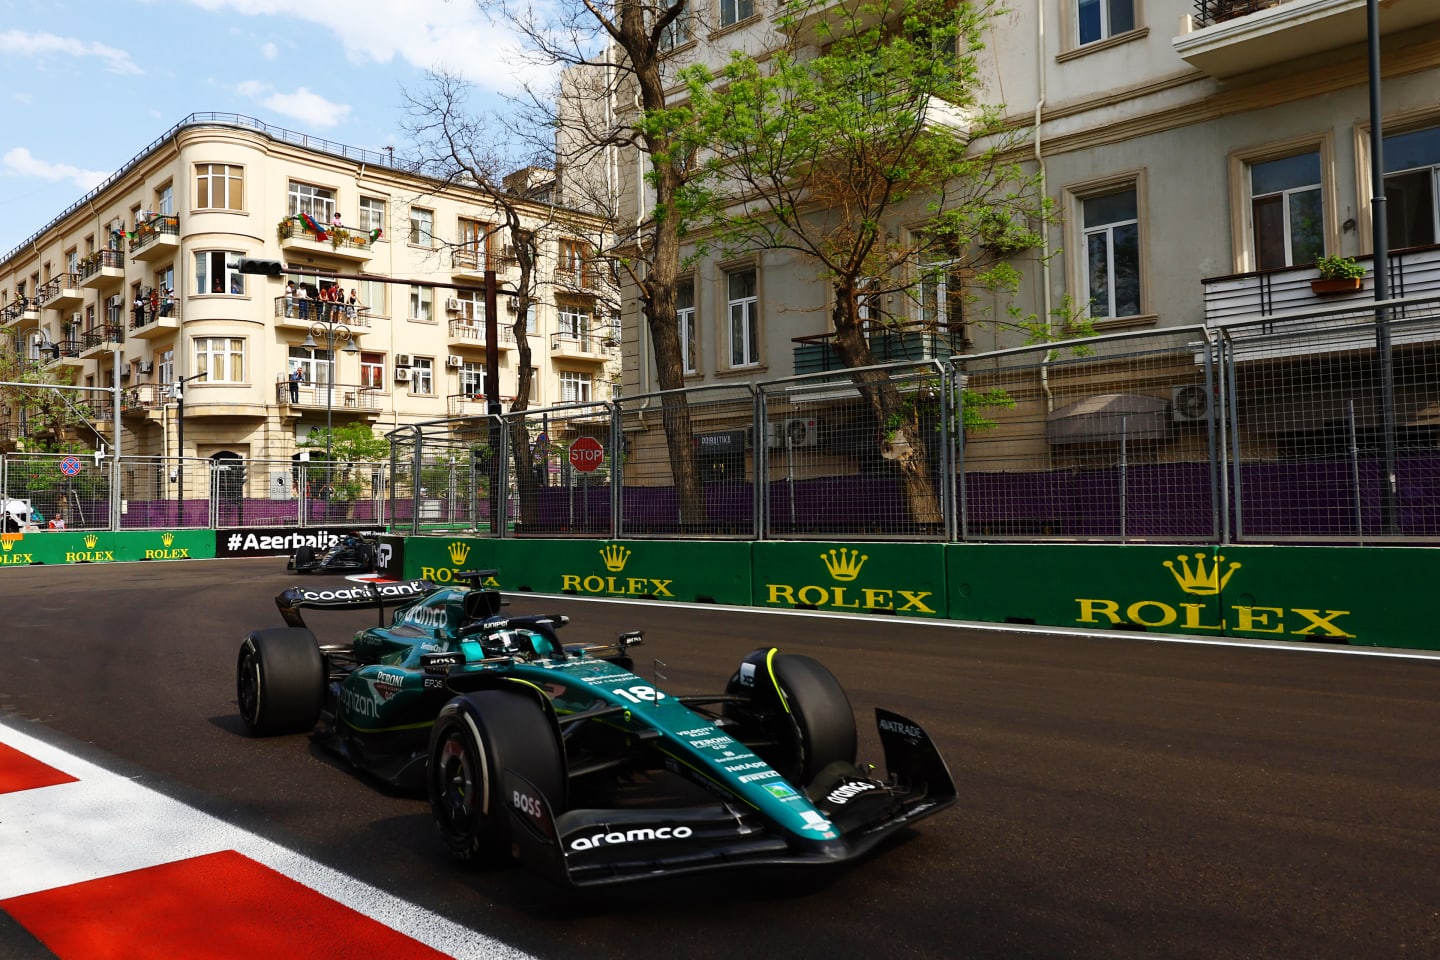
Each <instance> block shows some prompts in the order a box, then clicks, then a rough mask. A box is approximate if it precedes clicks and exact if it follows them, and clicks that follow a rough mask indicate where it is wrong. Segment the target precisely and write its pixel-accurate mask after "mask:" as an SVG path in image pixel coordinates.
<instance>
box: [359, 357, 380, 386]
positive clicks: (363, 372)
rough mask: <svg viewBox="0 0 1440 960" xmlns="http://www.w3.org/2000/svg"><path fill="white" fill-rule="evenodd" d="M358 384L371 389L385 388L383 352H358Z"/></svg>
mask: <svg viewBox="0 0 1440 960" xmlns="http://www.w3.org/2000/svg"><path fill="white" fill-rule="evenodd" d="M360 386H362V387H367V388H369V389H371V390H383V389H385V355H384V354H383V353H370V352H368V351H365V352H362V353H361V354H360Z"/></svg>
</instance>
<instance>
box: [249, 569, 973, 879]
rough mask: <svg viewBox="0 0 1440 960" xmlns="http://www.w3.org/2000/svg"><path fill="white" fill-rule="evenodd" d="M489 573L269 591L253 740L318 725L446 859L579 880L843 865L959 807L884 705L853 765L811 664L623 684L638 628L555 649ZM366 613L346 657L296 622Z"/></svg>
mask: <svg viewBox="0 0 1440 960" xmlns="http://www.w3.org/2000/svg"><path fill="white" fill-rule="evenodd" d="M488 574H489V572H488V571H480V572H474V573H469V574H465V575H463V576H464V578H465V579H464V580H463V581H462V582H465V583H469V584H472V585H471V586H458V587H455V586H447V587H437V586H435V585H433V584H431V583H429V582H427V581H424V580H411V581H405V582H398V583H388V584H375V583H346V584H345V585H344V586H337V587H334V588H329V589H311V588H306V587H293V588H290V589H288V590H286V591H284V592H283V593H281V594H280V595H279V596H278V597H277V598H276V603H277V605H278V606H279V608H280V612H281V615H282V616H283V618H284V619H285V621H286V622H287V623H288V624H289V626H288V627H283V628H277V629H266V630H257V631H255V632H253V633H251V634H250V635H249V636H248V637H246V638H245V640H244V642H243V643H242V644H241V647H240V655H239V661H238V666H237V694H238V699H239V705H240V713H241V717H242V719H243V721H244V723H245V725H246V727H247V729H248V730H249V731H250V732H251V733H252V734H254V735H257V736H263V735H270V734H282V733H297V732H310V731H316V735H317V736H318V737H320V738H321V739H322V741H323V742H324V743H326V744H327V745H328V746H330V747H331V748H333V749H334V750H336V751H337V752H339V753H340V754H341V755H343V756H344V757H346V758H348V759H349V760H350V762H352V763H353V764H354V765H355V766H356V767H359V768H361V769H363V770H365V771H367V772H368V773H370V774H372V775H374V776H377V777H380V778H382V779H384V780H386V781H388V782H390V783H392V784H395V785H397V786H399V787H409V788H414V789H417V790H419V789H424V790H425V791H426V792H428V794H429V799H430V807H431V810H432V813H433V815H434V819H435V822H436V824H437V825H438V826H439V828H440V833H441V835H442V836H443V837H444V840H445V843H446V844H447V846H448V847H449V849H450V851H451V852H452V853H453V854H454V855H455V856H457V857H459V858H460V859H462V860H477V861H487V862H492V863H493V862H501V861H505V860H508V859H510V858H512V857H515V858H518V859H519V860H520V861H521V862H523V863H525V864H527V865H529V866H531V867H532V868H534V869H536V870H538V871H539V872H541V873H542V874H544V875H545V876H547V877H549V878H551V879H553V880H555V881H557V882H559V883H562V884H567V885H574V886H587V885H592V884H607V883H616V882H621V881H628V880H637V879H641V878H647V877H655V876H662V875H667V874H677V873H686V872H694V871H702V870H710V869H716V868H724V867H735V866H742V865H746V864H828V863H836V862H840V861H844V860H848V859H850V858H853V857H856V856H858V855H860V854H862V853H864V852H866V851H868V850H870V849H872V848H873V847H874V846H875V845H876V844H878V843H880V842H881V841H882V840H883V839H884V838H885V837H887V836H889V835H891V834H892V833H894V832H895V831H898V830H901V829H903V828H905V827H907V826H908V825H910V824H912V823H914V822H915V821H917V820H919V819H921V818H922V817H926V816H929V815H931V814H933V813H937V812H938V811H940V810H942V809H944V808H945V807H947V806H948V805H950V804H951V803H952V802H953V801H954V799H955V786H954V783H953V782H952V780H951V777H950V773H949V771H948V769H947V768H946V765H945V762H944V760H943V759H942V758H941V757H940V754H939V752H938V751H937V750H936V748H935V746H934V744H933V743H932V742H931V740H930V738H929V737H928V736H927V735H926V734H925V731H924V730H922V729H921V728H920V726H919V725H918V724H916V723H914V722H913V721H911V720H908V719H906V718H904V717H902V716H899V715H897V714H894V713H890V712H888V711H885V710H878V709H877V710H876V711H875V713H876V721H877V726H878V731H879V737H880V742H881V745H882V747H883V751H884V754H885V765H886V767H887V776H886V777H885V778H884V779H880V778H878V777H876V776H874V775H873V774H872V773H871V772H868V771H867V770H863V769H861V768H860V767H858V766H857V765H856V763H855V759H856V757H855V754H856V729H855V718H854V714H853V713H852V711H851V707H850V702H849V700H848V699H847V698H846V696H845V693H844V691H843V690H842V689H841V687H840V685H839V683H838V682H837V681H836V680H835V678H834V676H833V675H831V673H830V672H829V671H828V670H826V669H825V668H824V667H823V666H821V665H820V664H819V663H818V662H816V661H815V660H812V659H810V658H809V657H804V656H796V655H787V654H782V653H779V652H778V651H776V650H774V649H759V650H755V651H754V652H752V653H751V654H749V655H748V656H746V657H745V658H744V659H743V660H741V661H740V663H739V665H738V667H737V669H736V671H735V673H734V674H733V675H732V676H731V677H730V679H729V682H728V683H727V684H726V686H725V689H724V692H723V693H716V694H709V695H703V696H677V695H673V694H670V693H666V692H664V691H662V690H660V689H658V688H657V687H656V686H654V684H653V682H652V681H650V680H647V679H645V678H643V677H641V676H639V675H637V674H636V673H634V672H632V667H633V664H632V662H631V654H630V651H631V649H632V648H633V647H634V646H636V645H637V644H639V643H641V642H642V635H641V634H640V633H639V632H635V633H628V634H622V635H621V636H620V637H619V638H618V639H617V640H616V642H615V643H614V644H613V645H608V646H604V647H579V646H565V645H562V644H561V642H560V641H559V639H558V637H557V630H558V629H559V628H560V627H562V626H564V624H565V623H566V621H567V618H566V617H564V616H559V615H552V616H523V617H506V616H503V615H501V608H502V600H501V597H500V594H499V593H498V592H497V591H495V590H491V589H485V588H483V587H481V586H480V585H479V584H481V583H482V582H483V580H484V578H485V577H486V576H487V575H488ZM365 607H369V608H374V609H377V610H378V611H379V613H378V617H379V619H380V621H381V623H382V625H380V626H375V627H371V628H368V629H365V630H362V631H360V632H359V633H357V634H355V636H354V638H353V639H352V640H351V641H350V642H349V643H344V644H328V643H324V644H322V643H320V642H318V641H317V640H316V638H315V635H314V634H313V633H312V632H311V631H310V630H309V629H308V628H307V627H306V626H305V623H304V620H303V619H302V617H301V610H302V609H304V608H312V609H360V608H365ZM387 611H390V612H392V614H393V615H392V616H391V618H390V620H391V622H390V624H389V625H388V626H386V625H383V623H384V620H385V614H386V612H387ZM647 788H648V789H647Z"/></svg>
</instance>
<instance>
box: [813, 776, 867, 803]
mask: <svg viewBox="0 0 1440 960" xmlns="http://www.w3.org/2000/svg"><path fill="white" fill-rule="evenodd" d="M878 789H880V788H879V785H878V784H874V783H870V782H869V781H868V780H851V781H849V782H847V783H842V784H840V786H838V787H836V788H835V789H834V790H831V791H830V792H829V793H827V794H825V799H826V800H829V801H830V802H831V803H833V804H835V805H836V806H843V805H845V804H847V803H849V802H850V801H851V800H853V799H855V798H856V797H857V796H859V795H860V794H862V793H865V792H867V791H870V790H878Z"/></svg>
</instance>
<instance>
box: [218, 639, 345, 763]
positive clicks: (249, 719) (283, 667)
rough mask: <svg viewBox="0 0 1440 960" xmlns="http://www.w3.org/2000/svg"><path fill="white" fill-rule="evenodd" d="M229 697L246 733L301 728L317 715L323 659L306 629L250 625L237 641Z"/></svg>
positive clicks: (322, 692)
mask: <svg viewBox="0 0 1440 960" xmlns="http://www.w3.org/2000/svg"><path fill="white" fill-rule="evenodd" d="M235 699H236V701H237V702H238V704H239V706H240V719H241V721H242V722H243V723H244V724H245V729H246V731H247V732H248V733H249V734H250V735H251V736H252V737H268V736H275V735H277V734H284V733H304V732H306V731H308V730H310V729H312V728H314V726H315V722H316V721H317V720H319V719H320V709H321V707H322V706H323V705H324V700H325V660H324V657H322V656H321V654H320V646H319V644H317V643H316V642H315V635H314V634H313V633H311V632H310V631H309V630H304V629H299V628H294V627H278V628H274V629H270V630H256V631H255V632H253V633H251V634H250V635H249V636H247V637H246V638H245V640H244V642H243V643H241V644H240V655H239V657H238V658H237V660H236V664H235Z"/></svg>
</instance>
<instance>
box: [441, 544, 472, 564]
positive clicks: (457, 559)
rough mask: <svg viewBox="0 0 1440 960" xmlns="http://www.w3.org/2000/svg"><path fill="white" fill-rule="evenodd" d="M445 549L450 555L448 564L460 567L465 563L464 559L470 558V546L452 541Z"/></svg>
mask: <svg viewBox="0 0 1440 960" xmlns="http://www.w3.org/2000/svg"><path fill="white" fill-rule="evenodd" d="M446 549H447V550H448V551H449V553H450V562H451V563H453V564H454V565H455V566H457V567H458V566H462V565H463V564H464V563H465V558H466V557H468V556H470V544H468V543H464V542H462V541H459V540H455V541H452V542H451V544H450V546H449V547H447V548H446Z"/></svg>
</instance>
